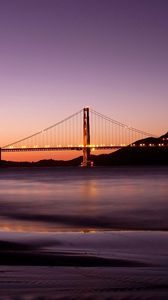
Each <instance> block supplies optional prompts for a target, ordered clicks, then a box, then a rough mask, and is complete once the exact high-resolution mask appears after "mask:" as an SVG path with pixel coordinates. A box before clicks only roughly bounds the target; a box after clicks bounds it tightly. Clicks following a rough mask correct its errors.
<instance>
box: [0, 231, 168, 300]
mask: <svg viewBox="0 0 168 300" xmlns="http://www.w3.org/2000/svg"><path fill="white" fill-rule="evenodd" d="M167 253H168V233H167V232H150V231H149V232H143V231H139V232H134V231H113V232H112V231H110V232H92V231H90V232H87V233H86V232H73V233H72V232H71V233H67V232H66V233H63V232H62V233H56V234H51V233H49V234H48V233H40V234H39V233H34V234H30V233H27V234H25V233H13V232H12V233H8V234H7V233H3V232H1V233H0V264H1V267H0V299H4V300H6V299H8V300H11V299H25V300H28V299H29V300H30V299H32V300H33V299H34V300H35V299H87V300H88V299H167V297H168V282H167V278H168V256H167Z"/></svg>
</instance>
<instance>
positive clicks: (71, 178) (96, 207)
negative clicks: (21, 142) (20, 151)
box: [0, 167, 168, 232]
mask: <svg viewBox="0 0 168 300" xmlns="http://www.w3.org/2000/svg"><path fill="white" fill-rule="evenodd" d="M167 212H168V168H167V167H165V168H163V167H145V168H140V167H138V168H136V167H120V168H119V167H118V168H97V167H96V168H92V169H82V168H71V167H69V168H55V169H54V168H32V169H26V168H25V169H24V168H22V169H15V168H14V169H1V171H0V230H1V231H30V232H38V231H46V232H50V231H54V232H55V231H62V230H66V231H81V230H82V231H85V230H86V231H87V230H112V229H125V230H127V229H128V230H132V229H138V230H168V218H167Z"/></svg>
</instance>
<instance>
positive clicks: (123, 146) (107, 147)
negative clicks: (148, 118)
mask: <svg viewBox="0 0 168 300" xmlns="http://www.w3.org/2000/svg"><path fill="white" fill-rule="evenodd" d="M128 147H130V148H132V147H134V148H135V147H136V148H142V147H144V148H145V147H146V148H149V147H159V148H160V147H167V148H168V145H165V144H158V145H154V144H149V145H145V144H143V145H142V144H139V145H136V144H130V145H114V146H103V145H102V146H94V145H90V146H89V147H85V148H84V147H82V146H72V147H71V146H69V147H68V146H67V147H61V146H60V147H20V148H19V147H18V148H17V147H16V148H1V152H29V151H67V150H76V151H82V150H83V149H90V150H92V151H93V150H117V149H121V148H128Z"/></svg>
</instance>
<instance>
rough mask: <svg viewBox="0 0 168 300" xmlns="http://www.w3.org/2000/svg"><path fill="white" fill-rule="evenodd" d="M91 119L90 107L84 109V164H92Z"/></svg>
mask: <svg viewBox="0 0 168 300" xmlns="http://www.w3.org/2000/svg"><path fill="white" fill-rule="evenodd" d="M89 159H90V120H89V107H85V108H84V109H83V162H82V166H83V167H87V166H89V165H90V160H89Z"/></svg>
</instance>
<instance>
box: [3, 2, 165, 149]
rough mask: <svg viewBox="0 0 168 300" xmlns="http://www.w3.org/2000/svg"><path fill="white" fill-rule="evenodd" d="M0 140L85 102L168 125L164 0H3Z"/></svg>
mask: <svg viewBox="0 0 168 300" xmlns="http://www.w3.org/2000/svg"><path fill="white" fill-rule="evenodd" d="M0 105H1V110H0V111H1V119H0V122H1V126H0V140H1V142H0V144H1V146H3V145H4V144H6V143H10V142H14V141H15V140H17V139H20V138H22V137H24V136H27V135H29V134H32V133H34V132H36V131H39V130H41V129H43V128H45V127H47V126H49V125H52V124H53V123H55V122H57V121H59V120H61V119H63V118H65V117H66V116H68V115H70V114H72V113H74V112H76V111H78V110H79V109H81V108H82V107H84V106H88V105H89V106H91V107H92V108H93V109H95V110H96V111H98V112H101V113H103V114H105V115H108V116H110V117H112V118H114V119H116V120H118V121H121V122H124V123H126V124H128V125H131V126H134V127H136V128H139V129H142V130H145V131H148V132H153V133H156V134H163V133H165V132H166V131H167V130H168V122H167V113H168V1H167V0H0Z"/></svg>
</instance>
